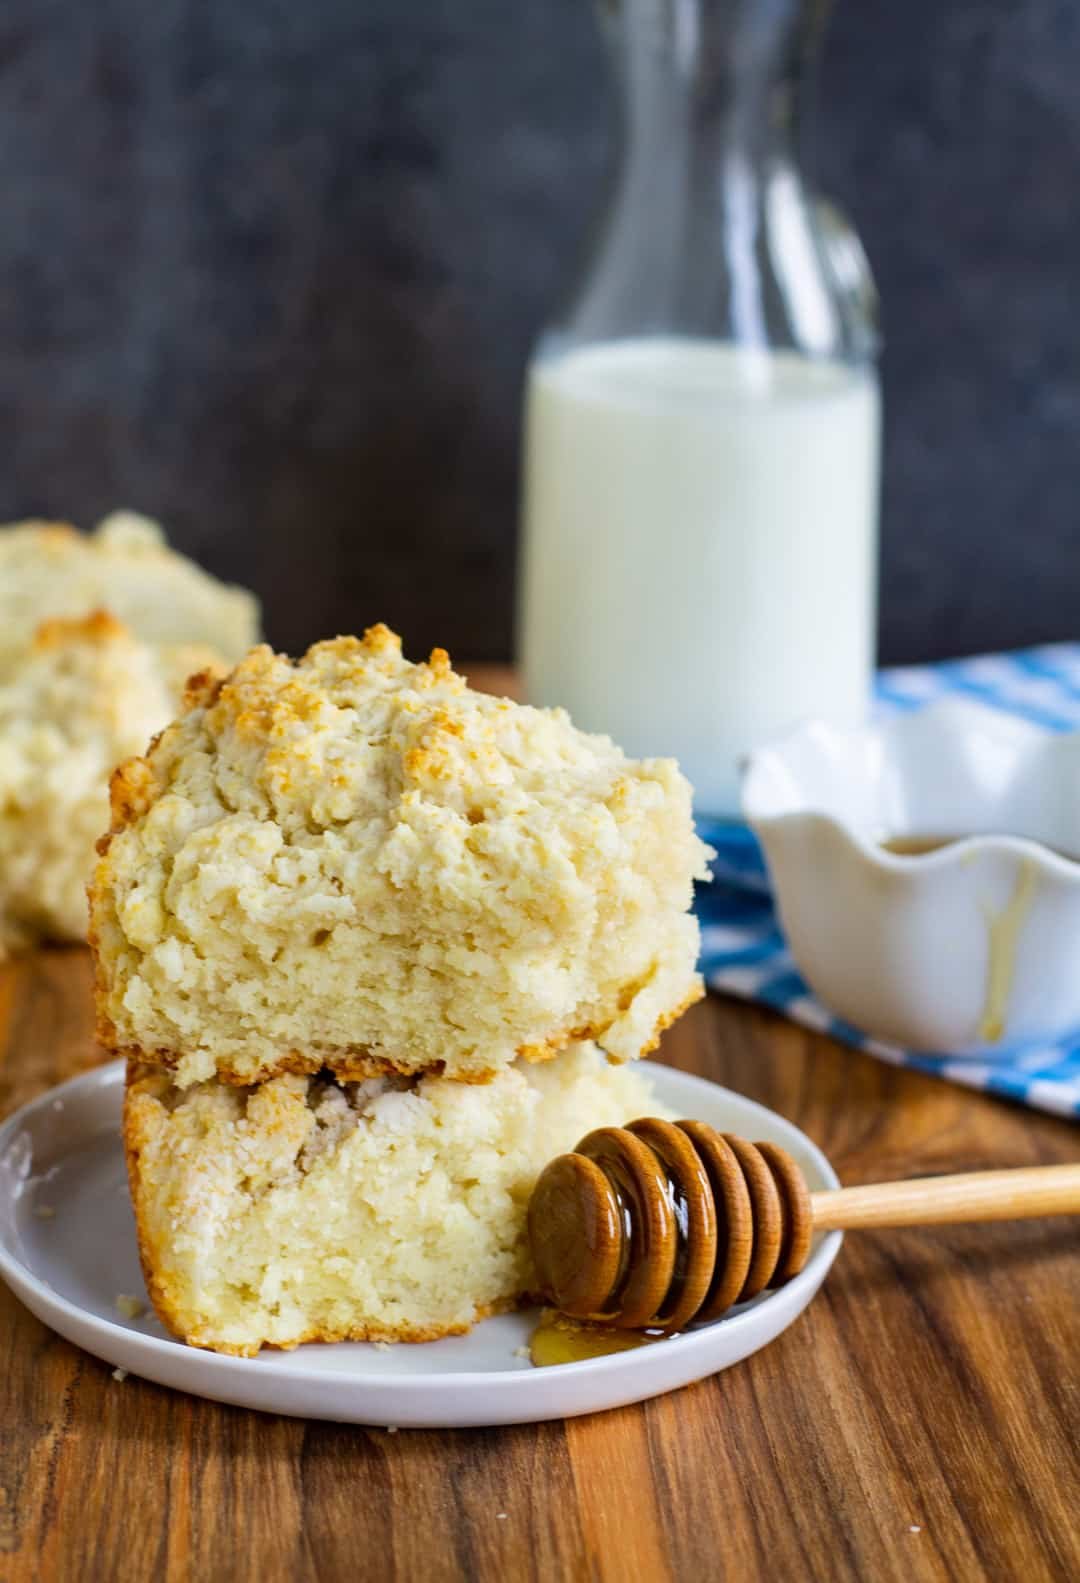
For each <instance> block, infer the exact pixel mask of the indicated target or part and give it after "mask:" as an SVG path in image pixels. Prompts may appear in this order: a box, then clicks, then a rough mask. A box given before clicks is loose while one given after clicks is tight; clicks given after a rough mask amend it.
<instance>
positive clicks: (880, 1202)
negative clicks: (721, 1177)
mask: <svg viewBox="0 0 1080 1583" xmlns="http://www.w3.org/2000/svg"><path fill="white" fill-rule="evenodd" d="M810 1204H811V1208H812V1211H813V1216H814V1229H815V1231H854V1230H856V1229H858V1228H861V1227H867V1228H869V1227H873V1226H932V1225H946V1224H950V1223H953V1224H955V1223H956V1222H959V1221H965V1220H1026V1219H1030V1218H1032V1217H1034V1216H1036V1215H1068V1214H1080V1165H1037V1166H1032V1167H1030V1168H1027V1167H1025V1168H1021V1169H1015V1170H1008V1171H972V1172H970V1173H969V1174H967V1175H964V1176H926V1177H916V1178H914V1179H913V1180H911V1181H907V1182H875V1183H873V1184H872V1185H870V1186H867V1187H842V1188H839V1189H837V1190H836V1191H834V1192H829V1193H812V1194H811V1195H810Z"/></svg>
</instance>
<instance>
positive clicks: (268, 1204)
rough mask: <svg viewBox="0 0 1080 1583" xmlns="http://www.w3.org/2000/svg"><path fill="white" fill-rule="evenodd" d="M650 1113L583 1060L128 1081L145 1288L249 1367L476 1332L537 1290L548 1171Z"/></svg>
mask: <svg viewBox="0 0 1080 1583" xmlns="http://www.w3.org/2000/svg"><path fill="white" fill-rule="evenodd" d="M648 1113H653V1114H655V1113H657V1106H656V1102H655V1100H653V1099H652V1097H651V1094H650V1090H649V1084H648V1082H647V1079H646V1077H645V1075H644V1072H643V1069H641V1068H638V1067H628V1066H621V1067H620V1066H612V1065H609V1064H608V1063H607V1061H605V1059H604V1057H603V1056H602V1055H601V1054H600V1052H599V1051H598V1050H596V1048H595V1047H593V1046H590V1045H574V1046H572V1047H571V1048H570V1049H568V1050H566V1051H564V1052H563V1053H562V1054H561V1055H560V1056H559V1057H558V1058H557V1059H555V1060H554V1061H551V1062H548V1063H545V1064H544V1065H542V1066H532V1065H528V1064H527V1063H523V1062H522V1063H519V1064H518V1065H516V1066H513V1067H509V1068H507V1069H505V1070H503V1071H501V1072H500V1073H499V1074H498V1076H497V1077H495V1078H494V1079H493V1080H492V1081H491V1082H490V1083H487V1084H471V1083H454V1082H451V1081H449V1080H448V1079H446V1078H441V1077H422V1078H412V1079H408V1078H401V1077H381V1078H370V1079H368V1080H367V1081H365V1082H361V1083H346V1084H344V1085H343V1084H340V1083H338V1082H337V1081H335V1080H334V1079H333V1078H330V1077H329V1076H328V1075H327V1074H325V1073H324V1074H320V1075H318V1076H314V1077H312V1076H301V1075H296V1074H286V1075H284V1076H281V1077H276V1078H272V1079H271V1080H270V1081H269V1082H266V1083H262V1084H259V1085H257V1086H255V1087H251V1088H243V1087H238V1086H236V1085H235V1084H227V1083H223V1082H221V1081H220V1079H217V1078H212V1079H211V1080H210V1081H209V1082H206V1083H201V1084H197V1085H195V1086H193V1087H190V1088H187V1089H182V1090H181V1089H179V1088H176V1087H174V1086H173V1085H172V1082H171V1080H170V1077H169V1074H168V1073H167V1072H165V1071H163V1070H162V1069H161V1068H160V1067H137V1066H134V1065H132V1066H131V1067H129V1070H128V1078H127V1088H126V1094H125V1100H124V1146H125V1152H126V1155H127V1163H128V1174H129V1180H130V1185H131V1197H132V1202H133V1204H134V1208H135V1220H136V1225H137V1229H138V1240H139V1251H140V1256H141V1259H142V1265H143V1273H144V1275H145V1278H146V1286H147V1290H148V1292H149V1294H150V1297H151V1300H152V1302H153V1304H154V1307H155V1309H156V1310H157V1313H158V1316H159V1317H160V1319H161V1320H162V1322H163V1324H165V1325H166V1326H167V1327H168V1328H169V1329H170V1330H171V1331H172V1332H173V1334H175V1335H177V1336H179V1337H180V1338H181V1339H183V1340H184V1341H187V1342H190V1343H191V1344H192V1345H194V1346H198V1347H209V1348H211V1349H213V1350H215V1351H218V1352H229V1353H236V1354H241V1355H244V1356H249V1355H251V1354H252V1353H255V1352H257V1351H258V1350H259V1348H260V1347H261V1346H275V1347H294V1346H296V1345H297V1344H298V1343H300V1342H303V1341H343V1340H353V1341H430V1340H433V1339H435V1338H436V1337H438V1336H444V1335H449V1334H453V1333H456V1332H460V1331H463V1330H467V1329H468V1328H469V1326H470V1325H471V1324H473V1323H474V1321H475V1320H477V1319H481V1318H483V1317H484V1316H485V1315H487V1314H491V1313H495V1312H498V1311H500V1310H504V1309H507V1308H511V1307H513V1306H515V1305H516V1304H517V1303H518V1302H519V1301H520V1300H521V1299H522V1298H523V1297H524V1296H525V1295H526V1294H527V1293H528V1292H529V1291H530V1289H531V1287H532V1286H533V1285H534V1284H535V1278H534V1275H533V1271H532V1268H531V1264H530V1259H529V1252H528V1245H527V1238H526V1223H525V1222H526V1209H527V1205H528V1199H529V1194H530V1193H531V1191H532V1188H533V1184H534V1182H535V1181H536V1178H537V1176H538V1175H539V1173H540V1171H541V1170H542V1169H543V1167H544V1166H545V1165H546V1164H547V1162H548V1160H549V1159H551V1158H552V1157H554V1156H555V1155H557V1154H561V1153H564V1152H565V1151H566V1150H568V1149H572V1148H573V1147H574V1145H575V1144H576V1143H577V1142H579V1140H580V1139H581V1137H582V1136H583V1135H584V1134H585V1133H587V1132H590V1131H591V1130H592V1129H593V1128H594V1127H600V1126H612V1125H615V1126H617V1125H619V1124H621V1123H623V1122H626V1121H631V1120H633V1119H634V1118H635V1117H636V1116H640V1115H644V1114H648Z"/></svg>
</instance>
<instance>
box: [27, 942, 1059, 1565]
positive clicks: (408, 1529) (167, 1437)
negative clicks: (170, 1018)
mask: <svg viewBox="0 0 1080 1583" xmlns="http://www.w3.org/2000/svg"><path fill="white" fill-rule="evenodd" d="M89 983H90V974H89V962H88V959H87V955H86V953H85V952H84V951H82V950H79V949H68V950H52V951H46V952H40V953H37V954H34V955H29V956H26V957H23V958H21V959H19V960H17V961H14V962H12V963H9V964H7V965H6V966H5V967H3V968H0V1112H4V1113H6V1112H7V1111H9V1110H10V1109H11V1108H13V1107H14V1106H16V1105H18V1104H21V1103H22V1102H23V1101H25V1100H27V1099H30V1098H31V1097H32V1096H33V1095H35V1094H37V1093H39V1092H40V1091H41V1090H42V1089H44V1088H46V1087H47V1086H49V1085H51V1084H53V1083H56V1082H59V1081H61V1080H62V1079H64V1078H66V1077H70V1076H71V1075H72V1074H73V1073H75V1072H78V1071H80V1070H82V1069H84V1068H86V1067H88V1066H89V1065H91V1064H92V1063H93V1062H94V1061H95V1059H96V1054H95V1050H94V1046H93V1041H92V1032H91V1013H90V1002H89ZM659 1058H660V1059H661V1060H664V1061H667V1062H670V1063H671V1064H673V1065H675V1066H679V1067H682V1068H684V1069H685V1070H688V1071H693V1072H697V1073H700V1074H701V1075H703V1076H705V1077H708V1078H712V1079H713V1080H715V1081H717V1082H720V1083H724V1084H727V1085H729V1086H730V1087H732V1088H735V1089H738V1090H739V1091H740V1092H742V1093H744V1094H748V1095H750V1096H751V1097H752V1098H754V1099H756V1100H759V1101H761V1102H762V1103H763V1104H766V1105H769V1106H771V1107H772V1108H773V1109H775V1110H777V1111H779V1112H780V1113H781V1114H782V1115H784V1116H787V1117H789V1118H790V1119H791V1120H792V1121H795V1122H797V1123H798V1125H799V1126H801V1127H803V1128H804V1129H805V1130H806V1131H807V1132H808V1133H809V1134H810V1136H811V1137H812V1138H813V1139H815V1141H816V1142H817V1143H819V1144H820V1145H821V1146H822V1147H823V1148H824V1150H825V1152H826V1153H827V1154H828V1155H829V1156H830V1158H831V1159H832V1161H833V1163H834V1164H835V1166H836V1168H837V1171H838V1172H839V1175H840V1177H841V1179H842V1180H843V1181H845V1182H848V1183H856V1182H865V1181H872V1180H875V1179H879V1178H880V1179H884V1178H888V1177H899V1176H904V1175H915V1174H932V1173H941V1172H948V1171H955V1170H974V1169H978V1168H981V1167H989V1166H1007V1165H1033V1164H1044V1163H1053V1162H1058V1161H1069V1160H1076V1159H1078V1158H1080V1131H1078V1130H1077V1129H1076V1128H1075V1127H1074V1126H1073V1125H1071V1124H1069V1123H1066V1122H1064V1121H1057V1120H1053V1119H1050V1118H1049V1117H1044V1116H1040V1115H1038V1114H1036V1113H1034V1112H1031V1111H1028V1110H1025V1109H1022V1108H1020V1107H1014V1106H1010V1105H1007V1104H1005V1103H1002V1102H1000V1101H996V1100H992V1099H988V1098H984V1097H982V1096H980V1095H976V1094H972V1093H970V1092H968V1091H967V1090H964V1089H961V1088H957V1087H954V1086H951V1085H949V1084H945V1083H941V1082H938V1081H936V1080H935V1079H932V1078H929V1077H922V1076H919V1075H917V1074H914V1073H910V1072H905V1071H900V1070H897V1069H895V1068H892V1067H889V1066H886V1065H883V1064H881V1063H878V1062H876V1061H874V1060H872V1059H871V1058H869V1057H867V1056H863V1055H858V1054H856V1053H854V1052H851V1051H849V1050H846V1049H843V1048H841V1047H840V1046H839V1045H837V1044H834V1043H832V1042H831V1041H830V1040H828V1039H826V1038H823V1037H820V1036H818V1035H815V1034H811V1033H808V1032H806V1031H805V1030H802V1029H799V1028H796V1027H794V1026H793V1025H791V1024H788V1023H786V1022H784V1021H782V1020H781V1019H779V1018H777V1017H775V1016H773V1015H772V1014H770V1013H767V1012H764V1011H759V1010H755V1009H751V1008H748V1007H745V1006H740V1005H736V1004H733V1003H728V1002H725V1001H722V1000H719V999H717V998H715V997H710V998H709V1000H708V1001H707V1002H705V1003H703V1004H701V1005H698V1006H697V1007H695V1008H694V1009H693V1010H692V1011H691V1012H690V1013H689V1015H688V1016H686V1017H685V1018H684V1019H683V1020H682V1021H681V1022H680V1023H679V1024H678V1025H677V1026H676V1027H675V1028H673V1029H672V1030H670V1032H669V1034H668V1035H667V1036H666V1038H665V1040H664V1044H663V1048H662V1051H661V1053H660V1057H659ZM338 1577H341V1578H349V1579H355V1580H358V1583H366V1580H368V1579H370V1580H372V1583H388V1580H395V1579H406V1580H410V1583H412V1580H414V1579H415V1580H423V1583H441V1580H453V1579H467V1580H469V1583H473V1580H479V1583H486V1580H489V1579H490V1580H499V1583H506V1580H509V1583H515V1580H517V1579H530V1578H537V1579H541V1580H548V1579H554V1580H562V1579H575V1580H576V1579H583V1580H584V1579H589V1580H609V1579H610V1580H612V1583H624V1580H647V1583H652V1580H657V1583H666V1580H669V1579H671V1580H676V1579H686V1580H687V1583H703V1580H706V1579H708V1580H713V1579H726V1578H730V1579H737V1580H740V1583H742V1580H747V1579H756V1578H762V1579H780V1580H787V1579H793V1580H806V1579H827V1580H830V1583H832V1580H839V1579H857V1580H860V1583H866V1580H874V1583H881V1580H887V1579H898V1580H903V1583H911V1580H913V1579H923V1578H927V1579H943V1580H956V1579H964V1580H967V1579H977V1578H983V1577H987V1578H995V1579H998V1578H1000V1579H1022V1580H1024V1583H1036V1580H1041V1579H1051V1578H1053V1579H1057V1578H1060V1579H1069V1580H1075V1579H1077V1578H1080V1239H1078V1231H1077V1224H1076V1222H1075V1221H1069V1220H1064V1219H1061V1220H1045V1221H1028V1222H1021V1223H1018V1224H1015V1225H1010V1224H999V1225H986V1226H977V1227H955V1228H944V1229H938V1230H925V1231H919V1230H907V1231H891V1232H881V1233H861V1234H852V1235H849V1237H848V1239H847V1242H846V1245H845V1247H844V1248H843V1250H842V1251H841V1254H840V1257H839V1259H838V1261H837V1263H836V1265H835V1266H834V1268H833V1271H832V1273H831V1274H830V1276H829V1278H828V1280H827V1282H826V1284H825V1287H824V1289H823V1291H822V1292H821V1294H820V1295H819V1296H818V1297H817V1299H816V1300H815V1301H814V1303H812V1304H811V1306H810V1308H809V1310H808V1311H807V1313H806V1314H804V1315H803V1317H802V1318H801V1319H800V1320H798V1321H797V1323H796V1324H795V1325H793V1326H792V1327H791V1329H790V1330H788V1331H787V1332H786V1333H785V1334H784V1335H783V1336H781V1337H780V1339H779V1340H777V1341H776V1342H774V1343H773V1345H772V1346H770V1347H768V1348H766V1349H765V1350H764V1351H763V1352H760V1353H758V1354H757V1355H756V1356H755V1357H752V1358H750V1359H749V1360H748V1361H746V1362H745V1363H742V1364H739V1365H737V1366H736V1367H735V1368H732V1369H730V1370H728V1371H727V1372H726V1373H723V1374H720V1375H717V1376H715V1377H713V1378H712V1379H709V1380H705V1381H703V1382H702V1383H700V1384H698V1385H694V1386H691V1387H690V1388H688V1389H686V1390H683V1391H680V1392H677V1393H675V1394H673V1395H669V1396H665V1397H661V1398H659V1399H657V1400H655V1401H650V1402H645V1403H644V1404H642V1405H640V1406H636V1407H630V1408H626V1409H623V1410H620V1411H618V1412H612V1413H607V1414H600V1415H597V1416H594V1417H590V1418H582V1419H575V1420H570V1421H567V1422H565V1423H553V1424H540V1425H535V1426H524V1427H521V1428H511V1429H497V1430H468V1431H464V1430H463V1431H453V1432H447V1431H416V1430H412V1431H408V1430H401V1431H400V1432H398V1433H396V1434H388V1433H387V1432H386V1431H385V1430H380V1429H370V1430H367V1429H360V1428H355V1427H349V1426H342V1425H334V1424H325V1423H308V1422H303V1421H300V1420H296V1419H288V1418H274V1417H270V1416H262V1415H259V1414H257V1413H253V1412H247V1411H244V1410H241V1409H238V1408H231V1407H223V1406H218V1405H216V1404H215V1403H212V1402H205V1401H200V1400H197V1399H195V1398H194V1397H189V1396H185V1395H181V1394H178V1393H175V1392H171V1391H169V1390H166V1389H165V1388H163V1387H159V1386H157V1385H152V1384H149V1383H146V1382H144V1381H141V1380H139V1379H137V1378H135V1377H134V1376H129V1377H128V1379H127V1380H125V1381H123V1382H122V1383H121V1382H117V1381H115V1380H114V1379H113V1378H112V1374H111V1370H110V1369H109V1368H108V1367H107V1366H106V1365H105V1364H102V1363H99V1362H98V1361H97V1360H96V1359H94V1358H92V1357H90V1356H88V1355H87V1354H86V1353H84V1352H81V1351H79V1349H78V1348H76V1347H74V1346H71V1345H69V1344H68V1343H67V1342H65V1341H61V1340H60V1339H58V1338H57V1337H56V1336H54V1335H52V1334H51V1333H50V1332H49V1331H48V1330H47V1329H45V1328H44V1326H42V1325H41V1324H39V1323H38V1321H37V1320H35V1319H33V1318H32V1317H31V1316H30V1314H29V1313H28V1312H27V1311H26V1310H25V1309H24V1308H23V1307H22V1306H21V1305H20V1304H19V1303H18V1302H17V1301H16V1300H15V1298H14V1297H12V1296H11V1295H10V1294H9V1293H8V1292H7V1291H6V1290H4V1289H2V1288H0V1583H16V1580H20V1583H21V1580H23V1579H39V1578H40V1579H53V1578H58V1579H69V1578H70V1579H78V1580H81V1579H90V1578H92V1579H98V1578H101V1579H113V1578H117V1579H126V1578H137V1579H144V1578H155V1579H177V1580H180V1579H184V1580H186V1579H197V1580H199V1583H207V1580H216V1579H222V1580H225V1579H228V1580H230V1583H231V1580H248V1579H250V1580H252V1583H277V1580H278V1579H282V1580H285V1579H288V1580H290V1583H295V1580H300V1579H309V1578H310V1579H315V1578H319V1579H323V1580H333V1579H336V1578H338Z"/></svg>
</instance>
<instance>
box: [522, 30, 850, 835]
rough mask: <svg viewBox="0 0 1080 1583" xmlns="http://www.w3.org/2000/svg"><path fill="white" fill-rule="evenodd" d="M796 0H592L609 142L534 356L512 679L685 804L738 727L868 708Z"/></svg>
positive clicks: (827, 251)
mask: <svg viewBox="0 0 1080 1583" xmlns="http://www.w3.org/2000/svg"><path fill="white" fill-rule="evenodd" d="M822 12H823V8H822V6H821V5H820V4H819V3H817V0H609V3H608V4H606V5H605V6H604V7H603V15H604V20H605V25H606V28H607V31H608V33H609V35H610V42H611V45H612V50H613V53H614V56H615V62H616V67H617V72H618V80H619V84H620V87H621V92H622V97H623V138H624V147H623V156H622V161H621V164H620V167H619V169H618V172H617V176H616V180H615V186H614V191H613V194H612V197H611V200H610V204H609V207H608V210H607V214H606V219H605V222H604V225H603V228H602V231H601V234H600V239H599V243H598V245H597V247H596V249H595V252H594V254H593V256H592V259H591V262H590V264H589V267H588V269H587V271H586V274H585V277H584V280H583V281H582V283H581V284H580V286H579V288H578V290H577V292H576V294H575V296H574V298H573V300H572V301H571V303H570V304H569V306H568V307H567V309H566V310H565V312H564V314H563V315H562V316H561V318H560V319H559V321H558V322H557V323H556V324H555V325H553V326H552V327H550V328H549V329H548V330H547V331H546V333H545V334H544V335H543V336H542V338H541V340H540V343H539V346H538V348H537V350H536V353H535V355H534V357H533V361H532V364H531V367H530V372H529V381H528V395H527V412H526V434H525V481H524V533H523V564H522V577H521V608H520V621H519V634H520V645H521V651H522V659H523V662H524V670H525V684H526V691H527V695H528V697H529V698H530V700H531V701H532V702H534V703H541V704H554V703H559V704H564V705H565V706H566V707H567V708H568V709H569V711H570V713H571V715H572V716H573V718H574V720H575V722H576V723H577V724H578V725H579V726H582V727H583V728H585V729H586V730H590V731H604V732H607V733H609V734H610V735H611V736H613V737H614V738H615V739H616V741H618V742H619V743H620V744H621V745H622V746H623V747H624V748H625V749H626V750H627V752H629V753H632V754H634V755H653V754H672V755H674V756H675V757H676V758H678V759H679V761H680V763H681V765H682V767H683V769H684V771H685V772H686V774H687V775H688V776H689V777H690V779H691V781H692V782H693V784H694V787H695V793H696V803H697V806H698V808H699V810H701V811H703V812H709V813H713V814H719V815H721V816H724V815H733V814H735V813H737V811H738V763H739V760H740V758H741V757H742V756H743V755H744V754H745V752H746V750H747V749H748V748H751V747H752V746H753V745H754V744H755V743H757V742H759V741H761V740H763V739H765V738H767V737H769V736H770V735H772V734H774V733H776V732H777V731H780V730H783V729H784V728H786V727H787V726H790V725H792V724H794V723H795V722H797V721H798V720H800V719H803V718H805V717H807V716H810V715H823V716H827V717H829V718H831V719H833V720H836V721H838V722H842V723H854V722H856V721H858V720H859V719H860V718H861V717H862V715H863V714H864V712H865V710H866V708H867V704H868V699H869V692H870V681H871V674H872V665H873V657H874V637H875V597H876V593H875V591H876V560H877V500H878V472H879V397H878V383H877V376H876V370H875V366H874V357H875V350H876V338H875V333H874V328H873V323H872V306H873V300H874V298H873V287H872V284H871V282H870V280H869V276H868V273H867V271H866V267H865V261H864V259H863V255H862V251H861V249H860V247H859V244H858V242H857V240H856V238H855V237H854V235H853V233H852V232H851V231H850V230H849V229H848V228H847V227H846V225H845V224H844V222H843V221H842V220H841V219H840V217H839V216H838V215H837V214H836V212H835V211H834V210H831V209H829V208H828V207H827V206H826V205H824V204H822V203H820V202H818V201H817V200H815V199H814V198H813V197H812V196H811V194H810V193H809V192H808V191H807V187H806V185H805V182H804V178H803V175H802V172H801V170H800V165H799V153H800V148H801V146H802V138H803V132H804V128H803V126H802V123H803V121H804V119H805V102H806V88H807V73H808V67H809V65H810V63H811V58H812V56H813V53H814V50H815V46H816V44H817V41H818V35H819V32H820V27H819V23H820V20H821V17H822Z"/></svg>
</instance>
